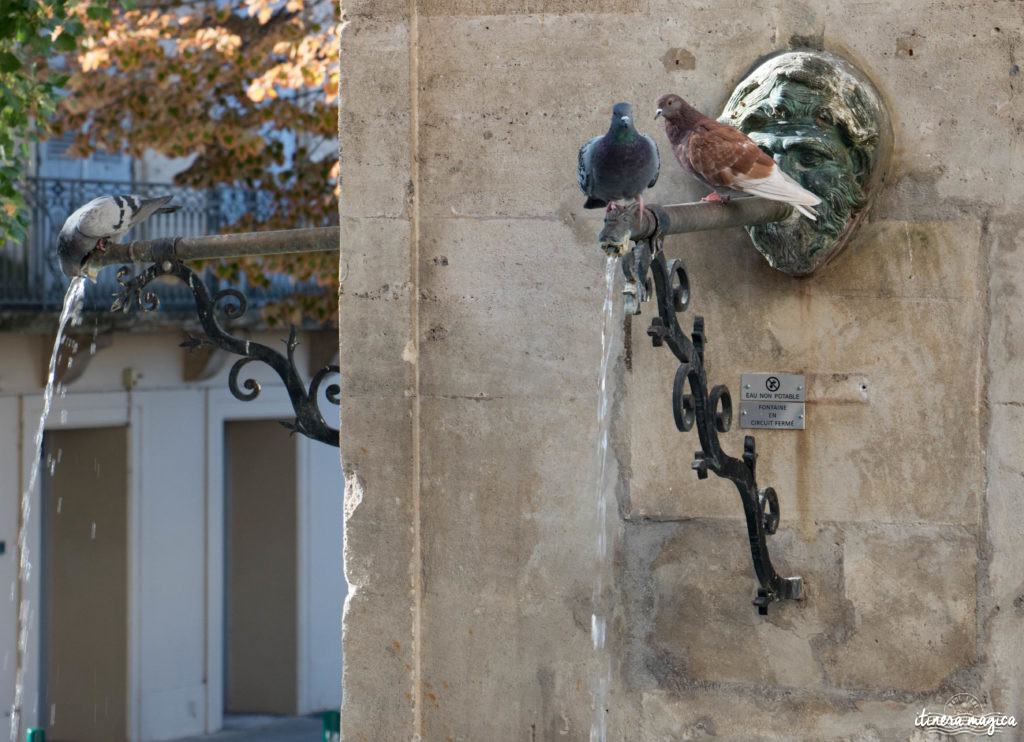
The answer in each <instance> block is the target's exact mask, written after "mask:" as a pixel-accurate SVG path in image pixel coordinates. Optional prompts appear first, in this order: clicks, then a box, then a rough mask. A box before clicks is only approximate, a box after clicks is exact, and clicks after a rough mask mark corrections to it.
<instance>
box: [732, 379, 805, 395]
mask: <svg viewBox="0 0 1024 742" xmlns="http://www.w3.org/2000/svg"><path fill="white" fill-rule="evenodd" d="M806 390H807V384H806V382H805V380H804V375H803V374H742V375H741V376H740V400H742V401H747V400H751V401H753V400H757V401H758V402H766V401H770V402H804V401H806V399H807V397H806V395H805V392H806Z"/></svg>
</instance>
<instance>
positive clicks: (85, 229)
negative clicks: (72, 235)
mask: <svg viewBox="0 0 1024 742" xmlns="http://www.w3.org/2000/svg"><path fill="white" fill-rule="evenodd" d="M76 215H77V216H78V219H77V220H76V219H75V216H76ZM68 222H70V223H75V228H76V230H77V231H78V233H79V234H81V235H84V236H85V237H89V238H92V239H94V240H98V239H102V238H104V237H109V236H111V235H112V234H116V233H117V230H118V227H119V226H120V225H121V224H122V222H123V215H122V210H121V207H120V206H118V205H117V202H116V201H115V200H114V197H113V196H100V197H99V198H96V199H93V200H92V201H90V202H89V203H87V204H86V205H85V206H83V207H82V208H80V209H79V210H78V211H76V212H75V213H74V214H72V215H71V216H70V217H68Z"/></svg>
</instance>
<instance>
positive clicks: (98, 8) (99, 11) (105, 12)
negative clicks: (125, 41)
mask: <svg viewBox="0 0 1024 742" xmlns="http://www.w3.org/2000/svg"><path fill="white" fill-rule="evenodd" d="M85 14H86V15H87V16H89V17H90V18H92V19H93V20H94V21H109V20H110V19H111V17H112V16H113V15H114V11H112V10H111V9H110V8H105V7H103V6H102V5H90V6H89V7H88V8H86V9H85Z"/></svg>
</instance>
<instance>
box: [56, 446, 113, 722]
mask: <svg viewBox="0 0 1024 742" xmlns="http://www.w3.org/2000/svg"><path fill="white" fill-rule="evenodd" d="M127 454H128V429H127V428H126V427H123V426H122V427H111V428H87V429H80V430H54V431H47V432H46V434H45V435H44V437H43V461H44V462H48V461H54V462H56V465H55V466H54V467H53V473H52V474H49V473H48V475H47V476H44V477H43V481H42V487H43V492H42V498H41V500H42V517H41V527H42V549H41V551H42V558H41V565H42V569H41V571H42V584H41V591H40V593H41V596H42V598H41V606H40V614H41V615H40V619H41V621H40V625H41V626H42V632H41V634H42V635H41V638H42V641H41V642H40V647H41V650H40V651H41V654H42V656H41V657H40V704H41V706H40V720H41V721H42V722H43V725H44V726H45V727H46V728H47V737H48V739H50V740H53V742H123V740H126V739H127V699H128V465H127V461H128V455H127Z"/></svg>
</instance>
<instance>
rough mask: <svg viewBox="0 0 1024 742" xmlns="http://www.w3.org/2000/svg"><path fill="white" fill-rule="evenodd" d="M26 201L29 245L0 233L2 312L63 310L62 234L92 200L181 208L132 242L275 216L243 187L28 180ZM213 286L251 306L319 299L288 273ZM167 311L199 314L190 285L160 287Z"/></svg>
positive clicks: (107, 279) (88, 298) (107, 297)
mask: <svg viewBox="0 0 1024 742" xmlns="http://www.w3.org/2000/svg"><path fill="white" fill-rule="evenodd" d="M24 193H25V200H26V201H27V202H28V205H29V209H30V210H31V226H30V228H29V233H28V237H27V239H26V240H25V242H24V243H23V244H18V243H14V242H9V241H5V240H4V238H3V235H0V311H8V312H10V311H24V312H28V311H36V312H39V311H42V312H57V311H59V310H60V308H61V305H62V303H63V300H64V293H65V292H66V290H67V286H68V283H69V279H68V278H67V277H66V276H64V274H63V273H61V271H60V266H59V265H58V263H57V253H56V245H57V234H58V233H59V232H60V228H61V227H62V226H63V225H64V220H65V219H67V217H68V215H69V214H71V212H72V211H74V210H75V209H77V208H78V207H79V206H82V205H83V204H85V203H88V202H89V201H91V200H92V199H94V198H96V197H98V196H103V195H109V194H117V193H137V194H140V195H143V196H151V195H152V196H155V195H166V194H172V195H173V196H174V201H173V202H172V203H175V204H179V205H181V207H182V208H181V210H180V211H176V212H174V213H173V214H157V215H155V216H153V217H151V218H150V219H149V220H148V221H146V222H145V223H143V224H141V225H139V227H138V228H137V229H135V230H134V231H133V232H131V233H129V235H128V236H127V237H126V238H125V239H126V240H129V239H154V238H157V237H171V236H177V237H194V236H198V235H204V234H215V233H217V232H219V231H220V230H221V229H222V228H224V227H226V226H229V225H231V224H233V223H234V222H235V221H237V220H238V219H239V218H240V217H241V216H242V215H244V214H246V213H252V214H254V215H255V216H256V219H257V221H259V220H260V218H261V216H264V215H266V214H267V212H268V211H269V203H270V196H269V194H267V193H264V192H261V191H257V190H247V189H239V188H228V187H218V188H207V189H196V188H184V187H180V186H174V185H169V184H166V183H137V182H136V183H132V182H130V181H112V180H73V179H66V178H38V177H32V178H28V179H27V180H26V183H25V189H24ZM115 274H116V271H114V270H104V271H102V272H101V273H100V275H99V278H98V279H97V282H96V283H95V284H93V283H89V284H88V285H87V287H86V293H85V309H86V311H106V310H108V309H109V308H110V303H111V297H112V295H113V294H115V293H117V292H118V291H120V290H122V288H123V287H122V286H120V285H118V283H117V279H116V277H115ZM203 278H204V280H205V281H206V282H207V284H208V285H209V286H210V287H211V288H215V289H223V288H237V289H240V290H242V291H243V292H244V293H245V295H246V297H248V299H249V306H250V308H258V307H262V306H264V305H266V304H268V303H270V302H274V301H279V300H282V299H285V298H287V297H289V296H293V295H295V294H296V293H299V294H319V293H322V292H323V289H321V288H320V287H318V286H316V285H315V284H312V283H310V284H304V283H300V284H296V283H294V282H292V280H291V279H290V278H289V277H288V276H285V275H281V274H274V275H272V276H271V281H270V286H269V287H268V288H263V287H258V286H252V285H240V284H239V283H238V282H229V281H224V280H221V279H218V278H216V277H215V276H213V273H212V271H207V272H206V273H204V275H203ZM158 294H159V296H160V308H161V310H163V311H167V312H193V311H194V309H195V307H194V300H193V297H192V293H191V292H190V291H189V290H188V288H187V287H185V286H182V285H179V284H172V283H168V284H167V285H165V286H161V287H160V288H159V290H158Z"/></svg>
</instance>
